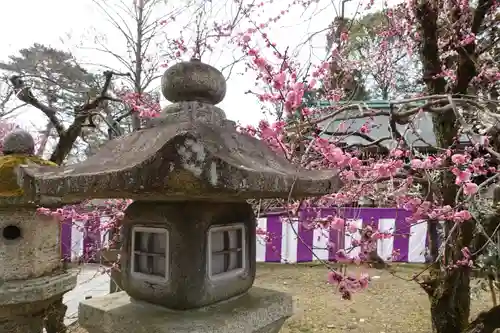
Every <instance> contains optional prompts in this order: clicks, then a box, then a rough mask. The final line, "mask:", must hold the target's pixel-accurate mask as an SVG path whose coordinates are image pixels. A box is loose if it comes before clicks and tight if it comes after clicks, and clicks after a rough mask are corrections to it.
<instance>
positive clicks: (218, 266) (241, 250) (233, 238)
mask: <svg viewBox="0 0 500 333" xmlns="http://www.w3.org/2000/svg"><path fill="white" fill-rule="evenodd" d="M246 256H247V249H246V242H245V226H244V225H243V224H234V225H231V226H224V227H211V228H210V229H209V231H208V260H207V262H208V275H209V278H211V279H218V278H225V277H231V276H237V275H239V274H241V273H243V272H244V270H245V265H246V262H247V260H246V259H247V258H246Z"/></svg>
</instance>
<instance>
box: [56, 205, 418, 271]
mask: <svg viewBox="0 0 500 333" xmlns="http://www.w3.org/2000/svg"><path fill="white" fill-rule="evenodd" d="M320 214H321V216H328V215H337V216H340V217H343V218H345V219H346V220H348V221H350V222H352V223H354V224H356V225H357V226H358V227H359V228H361V227H363V226H367V225H371V226H373V227H374V228H377V229H378V230H380V231H382V232H384V231H386V232H389V233H391V234H395V236H394V237H390V238H386V239H381V240H378V241H377V251H378V254H379V255H380V257H381V258H383V259H384V260H386V259H390V258H392V254H393V251H398V252H399V256H398V257H396V258H395V260H396V261H400V262H424V261H425V256H424V255H425V248H426V243H427V237H426V233H427V224H426V223H413V224H410V223H409V222H407V221H406V217H408V216H409V215H410V213H409V212H408V211H405V210H402V209H392V208H340V209H334V208H332V209H330V208H329V209H322V210H321V211H320ZM299 216H303V213H301V214H299ZM299 219H300V217H299ZM299 219H295V220H293V221H289V219H288V218H287V217H285V216H281V215H279V214H270V215H267V216H264V217H261V218H259V219H258V221H257V223H258V226H257V227H258V228H259V230H261V231H263V232H265V234H260V233H259V234H258V235H257V244H256V253H257V261H258V262H282V263H294V262H309V261H314V260H318V259H321V260H333V259H334V258H335V253H336V252H337V250H339V249H348V248H350V247H351V244H352V241H353V239H358V240H359V239H360V238H361V235H359V233H356V234H354V235H350V234H348V233H344V232H343V231H339V230H333V229H321V228H315V229H312V230H311V229H308V228H306V227H304V225H303V223H299ZM103 220H104V219H103ZM94 232H95V231H94ZM85 236H88V232H85V228H84V225H83V224H82V223H78V222H73V223H72V222H71V221H65V222H64V223H63V225H62V229H61V252H62V255H63V258H72V259H73V260H74V259H75V258H78V257H82V256H83V257H88V256H89V255H90V253H85V249H86V248H89V246H88V237H85ZM100 242H102V243H105V240H100ZM358 254H359V248H356V249H354V250H352V251H351V252H350V253H349V256H357V255H358Z"/></svg>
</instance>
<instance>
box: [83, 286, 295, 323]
mask: <svg viewBox="0 0 500 333" xmlns="http://www.w3.org/2000/svg"><path fill="white" fill-rule="evenodd" d="M292 314H293V302H292V297H291V296H289V295H287V294H284V293H281V292H276V291H273V290H268V289H262V288H256V287H254V288H252V289H250V291H249V292H248V293H247V294H245V295H243V296H241V297H239V298H236V299H233V300H229V301H227V302H222V303H218V304H216V305H212V306H210V307H206V308H202V309H198V310H189V311H172V310H168V309H166V308H163V307H159V306H155V305H152V304H147V303H143V302H137V301H133V300H131V299H130V297H129V296H128V295H127V294H126V293H125V292H119V293H114V294H109V295H106V296H104V297H101V298H96V299H91V300H86V301H84V302H82V303H81V304H80V311H79V314H78V320H79V323H80V325H81V326H82V327H84V328H85V329H87V330H88V332H89V333H125V332H126V333H128V332H134V333H174V332H175V333H183V332H185V333H193V332H196V333H204V332H207V333H236V332H237V333H257V332H258V333H276V332H278V331H279V328H280V325H282V324H283V322H284V320H285V319H287V318H289V317H290V316H291V315H292ZM146 318H147V319H146ZM103 323H106V324H105V325H103Z"/></svg>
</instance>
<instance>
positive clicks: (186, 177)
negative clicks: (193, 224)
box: [19, 61, 341, 203]
mask: <svg viewBox="0 0 500 333" xmlns="http://www.w3.org/2000/svg"><path fill="white" fill-rule="evenodd" d="M225 90H226V82H225V79H224V77H223V76H222V74H221V73H220V72H219V71H218V70H217V69H215V68H213V67H211V66H209V65H206V64H203V63H201V62H199V61H190V62H182V63H178V64H176V65H174V66H172V67H171V68H169V69H167V71H166V72H165V74H164V76H163V79H162V92H163V94H164V95H165V97H167V98H169V99H170V100H171V101H173V102H174V104H171V105H169V106H167V107H166V108H165V109H164V110H163V111H162V113H161V115H160V117H158V118H154V119H152V120H151V121H150V122H149V124H148V125H147V127H146V128H144V129H142V130H139V131H137V132H133V133H130V134H128V135H125V136H122V137H119V138H117V139H114V140H112V141H109V142H108V143H107V144H105V145H104V146H103V147H102V148H101V149H100V151H99V152H97V153H96V154H95V155H93V156H91V157H89V158H88V159H87V160H85V161H83V162H81V163H78V164H74V165H70V166H65V167H58V168H47V167H43V166H24V167H22V168H21V171H20V176H19V177H20V179H19V181H20V182H21V183H22V186H23V188H24V190H25V193H30V195H31V196H32V199H33V200H35V201H36V200H37V198H39V197H41V196H45V197H57V198H60V199H61V201H62V202H63V203H72V202H78V201H81V200H83V199H86V198H96V199H99V198H103V199H104V198H128V199H133V200H155V201H157V200H242V199H251V198H288V197H294V198H297V197H310V196H321V195H325V194H329V193H332V192H334V191H336V190H338V189H339V188H340V187H341V182H340V179H339V177H338V172H337V171H336V170H317V171H314V170H305V169H303V168H301V167H298V166H296V165H294V164H291V163H290V162H289V161H288V160H286V159H285V158H284V157H282V156H280V155H278V154H277V153H275V152H274V151H273V150H272V149H271V148H270V147H269V146H268V145H267V144H266V143H264V142H263V141H260V140H258V139H255V138H253V137H250V136H248V135H247V134H243V133H239V132H238V131H237V130H236V126H235V124H234V122H232V121H230V120H227V119H226V117H225V114H224V111H222V110H221V109H220V108H218V107H216V106H215V105H214V104H215V103H218V102H220V101H221V100H222V99H223V98H224V95H225Z"/></svg>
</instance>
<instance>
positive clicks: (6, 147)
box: [2, 130, 35, 155]
mask: <svg viewBox="0 0 500 333" xmlns="http://www.w3.org/2000/svg"><path fill="white" fill-rule="evenodd" d="M2 153H3V154H4V155H10V154H25V155H33V154H34V153H35V140H33V137H32V136H31V134H30V133H28V132H26V131H24V130H15V131H12V132H10V133H9V134H7V135H6V136H5V138H4V139H3V143H2Z"/></svg>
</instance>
